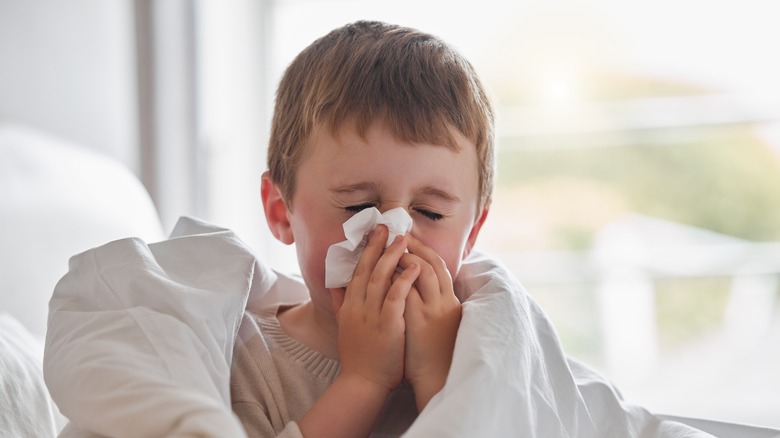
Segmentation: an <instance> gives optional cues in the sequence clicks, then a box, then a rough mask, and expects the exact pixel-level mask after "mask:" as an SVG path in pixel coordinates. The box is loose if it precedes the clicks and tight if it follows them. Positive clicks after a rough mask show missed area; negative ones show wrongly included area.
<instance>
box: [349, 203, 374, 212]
mask: <svg viewBox="0 0 780 438" xmlns="http://www.w3.org/2000/svg"><path fill="white" fill-rule="evenodd" d="M373 206H374V204H358V205H350V206H347V207H344V210H347V211H348V212H350V213H359V212H361V211H363V210H365V209H367V208H371V207H373Z"/></svg>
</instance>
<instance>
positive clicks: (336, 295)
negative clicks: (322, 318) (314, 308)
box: [328, 287, 347, 315]
mask: <svg viewBox="0 0 780 438" xmlns="http://www.w3.org/2000/svg"><path fill="white" fill-rule="evenodd" d="M328 291H329V292H330V306H331V309H332V310H333V314H334V315H337V314H338V313H339V310H341V305H342V304H344V294H345V293H346V291H347V290H346V289H345V288H343V287H339V288H336V289H328Z"/></svg>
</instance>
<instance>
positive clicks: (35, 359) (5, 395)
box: [0, 313, 56, 437]
mask: <svg viewBox="0 0 780 438" xmlns="http://www.w3.org/2000/svg"><path fill="white" fill-rule="evenodd" d="M42 357H43V342H42V340H40V339H37V338H35V337H33V336H32V335H31V334H30V333H29V332H28V331H27V330H26V329H25V328H24V326H22V324H21V323H20V322H19V321H17V320H16V319H15V318H13V317H12V316H11V315H8V314H7V313H0V431H2V433H3V436H16V437H23V436H34V437H53V436H56V427H55V421H54V414H53V412H54V409H53V408H52V402H51V399H50V398H49V393H48V391H47V390H46V386H45V385H44V383H43V371H42V364H43V362H42Z"/></svg>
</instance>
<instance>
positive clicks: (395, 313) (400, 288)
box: [382, 263, 420, 320]
mask: <svg viewBox="0 0 780 438" xmlns="http://www.w3.org/2000/svg"><path fill="white" fill-rule="evenodd" d="M419 274H420V266H419V265H417V264H414V263H413V264H411V265H409V267H407V268H406V269H404V270H403V272H401V274H400V275H399V276H398V278H397V279H396V281H395V282H393V284H392V285H391V286H390V289H388V291H387V296H386V297H385V300H384V303H383V306H382V314H383V315H386V317H387V318H388V319H390V320H392V319H396V318H402V317H403V315H404V311H405V308H406V300H407V299H408V296H409V294H410V293H411V292H410V291H411V290H412V289H413V288H414V286H413V285H414V281H415V280H416V279H417V276H418V275H419Z"/></svg>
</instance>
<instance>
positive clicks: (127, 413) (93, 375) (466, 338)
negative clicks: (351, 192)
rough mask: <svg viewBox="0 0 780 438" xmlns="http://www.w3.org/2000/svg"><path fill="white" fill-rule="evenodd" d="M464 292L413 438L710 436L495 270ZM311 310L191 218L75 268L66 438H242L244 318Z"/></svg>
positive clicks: (473, 272) (68, 284) (57, 327)
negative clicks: (600, 360) (448, 359)
mask: <svg viewBox="0 0 780 438" xmlns="http://www.w3.org/2000/svg"><path fill="white" fill-rule="evenodd" d="M456 290H457V293H458V294H459V297H460V298H461V299H462V300H463V301H464V304H463V320H462V322H461V327H460V331H459V332H458V340H457V344H456V347H455V353H454V358H453V364H452V368H451V371H450V375H449V378H448V380H447V383H446V385H445V387H444V389H443V390H442V391H441V392H440V393H439V394H438V395H437V396H436V397H434V399H432V400H431V402H430V403H429V405H428V406H427V407H426V409H425V410H424V411H423V412H422V413H421V414H420V416H419V417H418V419H417V421H416V422H415V423H414V425H413V426H412V427H411V429H410V430H409V431H408V432H407V434H406V436H409V437H426V438H427V437H437V436H441V437H475V436H484V437H500V436H523V437H539V438H551V437H593V438H609V437H615V438H626V437H679V438H682V437H704V436H709V435H707V434H705V433H703V432H700V431H696V430H693V429H690V428H689V427H687V426H684V425H682V424H680V423H676V422H673V421H662V420H660V419H659V418H657V417H655V416H653V415H651V414H650V413H648V412H647V411H645V410H644V409H641V408H638V407H634V406H630V405H628V404H626V403H624V402H623V401H622V400H621V398H620V396H619V394H618V393H617V391H615V390H614V389H613V388H612V387H611V386H610V385H609V383H608V382H606V381H605V379H604V378H602V377H601V376H599V375H598V374H596V373H594V372H593V371H591V370H589V369H588V368H586V367H585V366H583V365H581V364H578V363H576V362H574V361H570V360H567V359H566V357H565V355H564V353H563V352H562V350H561V346H560V342H559V340H558V338H557V336H556V334H555V332H554V330H553V328H552V326H551V325H550V323H549V321H548V319H547V318H546V317H545V315H544V314H543V313H542V311H541V310H540V309H539V308H538V306H537V305H536V304H535V303H534V302H533V300H532V299H531V298H530V297H529V296H528V295H527V294H526V293H525V291H524V290H523V288H522V286H521V285H520V284H519V282H518V281H517V280H516V279H515V278H514V277H513V276H512V275H511V274H509V273H508V272H507V271H506V270H505V269H504V268H503V267H502V266H501V265H500V264H498V263H497V262H495V261H494V260H492V259H490V258H488V257H485V256H482V255H475V256H473V257H470V258H469V260H467V262H466V263H465V264H464V266H463V268H462V271H461V273H460V275H459V276H458V278H457V280H456ZM306 298H307V294H306V291H305V288H304V287H303V285H302V284H301V283H300V282H297V281H296V280H294V279H291V278H289V277H285V276H282V275H279V274H277V273H274V272H272V271H271V270H269V269H268V268H266V267H264V266H263V265H262V264H260V263H258V262H257V261H256V259H255V258H254V256H253V255H252V253H251V252H250V251H249V250H248V249H247V248H246V247H245V246H244V245H243V244H242V243H241V242H240V241H239V240H238V239H237V238H236V237H235V236H234V235H233V234H232V233H231V232H230V231H228V230H224V229H219V228H215V227H213V226H209V225H208V224H205V223H200V222H197V221H194V220H191V219H183V220H182V221H180V223H179V224H178V225H177V228H176V230H175V231H174V235H173V236H172V238H171V239H169V240H166V241H163V242H159V243H154V244H148V245H147V244H145V243H144V242H142V241H140V240H138V239H125V240H120V241H116V242H112V243H109V244H107V245H105V246H102V247H99V248H96V249H93V250H90V251H87V252H85V253H82V254H80V255H77V256H74V257H73V258H72V259H71V262H70V271H69V273H68V274H67V275H66V276H65V277H63V279H62V280H61V281H60V283H59V284H58V285H57V288H56V290H55V292H54V296H53V298H52V300H51V303H50V316H49V329H48V333H47V339H46V351H45V357H44V374H45V377H46V382H47V385H48V386H49V390H50V391H51V394H52V396H53V398H54V400H55V402H56V403H57V404H58V406H59V407H60V409H61V411H62V412H63V414H65V415H66V416H67V417H68V418H69V419H70V420H71V424H70V425H69V427H67V428H66V430H65V431H64V432H63V435H64V436H86V435H90V434H99V435H107V436H108V435H110V436H118V437H121V436H127V437H137V436H184V435H190V436H191V435H198V436H214V437H217V436H221V437H225V436H230V437H240V436H244V432H243V430H242V429H241V425H240V423H239V422H238V420H237V419H236V417H235V416H234V415H233V414H232V412H231V409H230V394H229V379H230V377H229V372H230V363H231V353H232V344H233V339H234V337H235V335H236V331H237V329H238V324H239V321H240V320H241V316H242V313H243V310H244V309H245V308H247V309H251V310H257V309H261V308H263V307H266V306H269V305H273V304H276V303H279V302H286V303H291V302H300V301H301V300H304V299H306ZM85 431H88V432H85Z"/></svg>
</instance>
